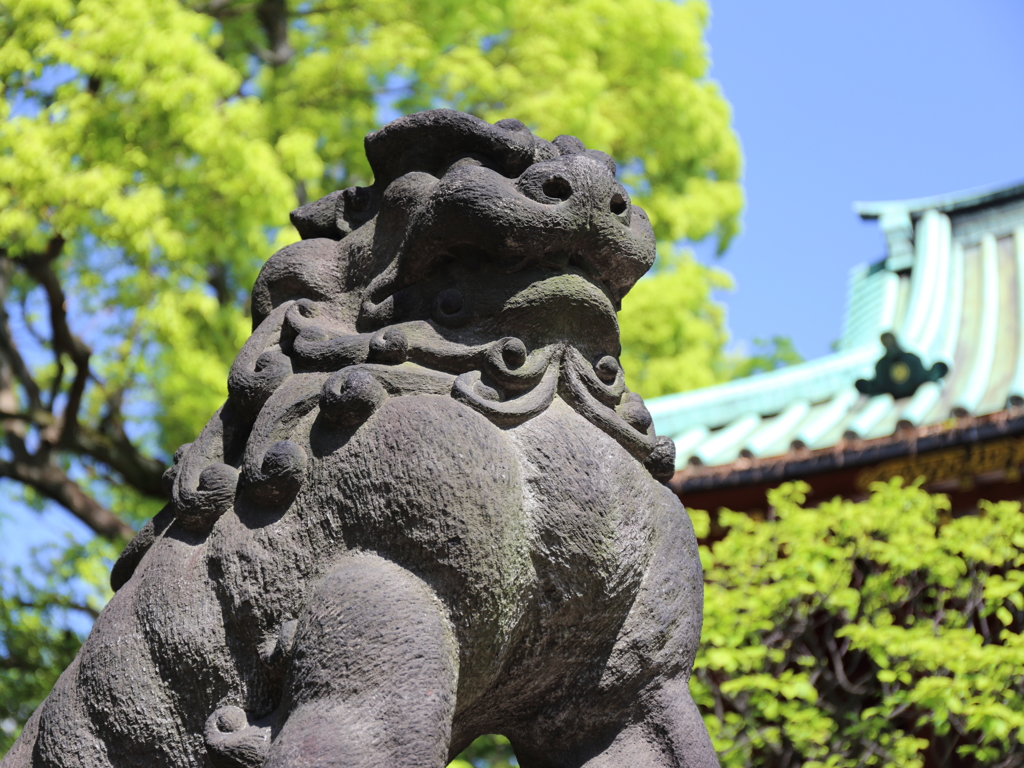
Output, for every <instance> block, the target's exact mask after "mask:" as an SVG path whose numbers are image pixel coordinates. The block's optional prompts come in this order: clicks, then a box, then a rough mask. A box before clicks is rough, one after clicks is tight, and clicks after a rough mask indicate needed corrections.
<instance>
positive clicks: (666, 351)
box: [619, 249, 732, 398]
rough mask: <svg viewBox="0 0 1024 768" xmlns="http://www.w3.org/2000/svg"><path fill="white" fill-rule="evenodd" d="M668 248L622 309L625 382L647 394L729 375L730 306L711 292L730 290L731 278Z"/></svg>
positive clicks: (690, 386) (680, 389)
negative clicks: (727, 322)
mask: <svg viewBox="0 0 1024 768" xmlns="http://www.w3.org/2000/svg"><path fill="white" fill-rule="evenodd" d="M665 250H666V251H667V253H664V254H663V255H662V256H660V257H659V259H658V263H656V264H655V269H654V271H653V273H652V274H651V275H649V276H648V277H645V278H643V279H641V280H640V281H639V282H638V283H637V284H636V285H635V286H634V287H633V289H632V290H631V291H630V292H629V293H628V294H626V296H625V298H624V299H623V300H622V311H621V312H620V313H619V323H620V325H621V327H622V335H621V336H622V355H621V361H622V367H623V369H624V370H625V371H626V383H627V384H628V385H629V388H630V389H632V390H633V391H634V392H639V393H640V394H641V395H643V396H644V397H648V398H649V397H658V396H659V395H668V394H671V393H673V392H683V391H685V390H688V389H697V388H698V387H707V386H710V385H712V384H718V383H719V382H722V381H727V380H728V379H729V378H730V376H729V369H730V361H729V359H728V357H727V356H726V355H725V354H724V353H723V348H724V347H725V343H726V341H728V338H729V334H728V332H727V331H726V328H725V308H724V307H722V306H721V305H720V304H716V303H715V302H714V300H713V298H712V291H713V290H715V289H726V288H731V287H732V278H730V277H729V275H728V274H727V273H725V272H724V271H722V270H720V269H715V268H714V267H708V266H705V265H703V264H701V263H700V262H699V261H697V260H696V259H695V258H694V257H693V255H692V254H691V253H689V252H685V251H684V252H679V251H672V250H668V249H665Z"/></svg>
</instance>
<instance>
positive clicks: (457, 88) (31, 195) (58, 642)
mask: <svg viewBox="0 0 1024 768" xmlns="http://www.w3.org/2000/svg"><path fill="white" fill-rule="evenodd" d="M707 17H708V10H707V7H706V5H705V4H704V3H703V2H701V1H700V0H688V1H687V2H681V3H677V2H670V1H669V0H498V1H497V2H484V1H480V2H477V1H475V0H469V1H468V2H467V1H466V0H459V2H452V1H451V0H432V1H431V2H423V1H422V0H379V1H378V2H374V3H356V2H351V1H350V0H253V1H252V2H249V1H248V0H6V2H4V3H2V4H0V83H2V88H3V91H2V94H0V299H2V302H0V481H2V483H0V485H2V487H0V493H3V494H5V498H8V499H9V498H17V499H20V500H21V501H22V502H26V503H30V504H33V505H36V506H41V505H43V504H50V505H59V506H60V507H61V508H63V509H64V510H66V511H67V512H68V513H69V514H72V515H74V516H76V517H77V518H78V519H79V520H80V521H82V522H83V523H84V524H85V525H86V526H88V528H89V529H91V531H93V532H94V533H95V534H96V535H97V536H98V537H99V538H100V540H101V541H103V542H108V543H109V549H110V551H107V550H103V548H102V547H100V546H99V545H94V544H90V543H88V542H83V543H81V544H78V545H75V546H84V547H86V549H85V550H66V551H64V552H63V553H61V552H56V553H50V554H48V555H47V556H46V560H45V561H44V562H43V563H42V564H41V566H40V568H41V570H39V571H38V572H36V573H35V574H34V575H33V574H32V573H28V574H27V578H16V576H15V574H14V573H13V572H12V571H11V569H10V566H9V564H8V565H7V566H4V571H3V575H2V585H3V587H2V590H3V591H2V596H3V600H4V602H3V612H2V613H0V653H2V659H0V708H2V709H0V722H2V723H4V724H5V727H4V729H0V733H2V734H6V735H0V738H4V739H8V738H9V736H10V733H9V731H10V730H11V729H9V728H6V725H7V724H10V723H14V728H15V730H16V727H17V725H18V723H20V722H21V721H22V720H23V718H24V713H25V712H26V711H28V710H29V709H31V708H32V707H33V706H35V704H36V703H37V701H38V699H39V697H41V696H42V694H43V692H44V691H45V690H46V688H47V687H48V685H49V683H50V682H51V681H52V680H53V678H54V675H55V674H56V670H57V669H58V668H59V667H61V666H62V665H63V664H64V663H65V662H66V659H67V657H68V655H69V654H70V653H71V650H72V646H73V645H74V643H75V642H76V640H75V638H77V634H76V632H77V631H79V630H80V629H81V628H82V627H83V625H87V624H88V620H89V616H90V613H91V611H92V610H93V608H92V607H90V605H91V604H86V603H84V602H82V600H71V599H70V597H69V595H71V594H74V593H81V594H85V593H88V594H92V595H93V597H94V598H96V599H99V598H101V597H102V593H101V591H98V589H97V588H96V585H95V584H94V580H92V577H91V576H90V577H89V578H86V576H85V575H84V574H83V573H71V572H65V571H62V570H61V568H60V567H58V563H65V564H66V563H68V562H70V561H69V560H68V559H67V558H68V557H70V556H71V554H73V553H74V554H78V555H83V556H84V557H85V560H86V561H87V562H89V563H92V565H93V566H95V568H90V567H85V566H82V567H83V568H85V570H86V571H89V572H90V573H91V572H92V571H93V570H96V569H98V568H99V566H100V564H102V563H104V562H109V560H104V558H108V559H109V557H110V556H111V555H112V554H113V553H115V552H116V550H117V548H119V547H120V546H122V545H123V543H124V541H125V540H126V539H127V538H129V537H130V536H131V535H132V534H133V531H134V530H135V529H137V528H138V526H139V525H140V524H141V522H142V521H143V520H145V519H147V518H148V517H150V516H152V515H153V514H154V512H155V511H157V510H158V509H159V508H160V506H161V505H162V504H163V503H164V500H165V495H164V491H163V488H162V485H161V475H162V473H163V471H164V468H165V466H166V465H167V462H168V461H169V459H170V456H171V454H172V452H173V451H174V450H175V448H177V446H178V445H179V444H181V443H183V442H186V441H188V440H191V439H192V438H193V437H194V436H195V434H196V433H197V432H198V430H199V429H200V427H201V426H202V425H203V424H204V423H205V421H206V420H207V419H208V418H209V416H210V414H211V413H212V412H213V411H214V409H215V408H216V407H217V406H218V405H219V404H220V403H221V402H222V401H223V399H224V397H225V395H226V391H225V382H226V378H227V370H228V365H229V364H230V361H231V359H232V357H233V355H234V353H235V351H236V350H237V349H238V347H239V346H240V345H241V343H242V342H243V340H244V339H245V337H246V335H247V333H248V330H249V324H250V321H249V319H248V318H247V316H246V312H247V295H248V290H249V289H250V287H251V286H252V283H253V280H254V278H255V276H256V274H257V272H258V270H259V267H260V265H261V264H262V262H263V261H264V260H265V259H266V258H267V256H269V255H270V254H271V253H272V252H273V251H274V250H275V249H276V248H278V247H280V246H282V245H284V244H286V243H288V242H291V241H293V240H295V239H296V238H297V235H296V233H295V232H294V230H293V229H292V228H291V226H290V225H289V223H288V219H287V213H288V211H290V210H291V209H293V208H295V207H297V206H298V205H300V204H303V203H305V202H308V201H310V200H313V199H316V198H317V197H318V196H321V195H323V194H326V193H328V192H330V191H333V190H335V189H339V188H342V187H346V186H349V185H352V184H365V183H368V182H369V181H370V179H369V177H368V168H367V165H366V162H365V158H364V157H363V150H362V140H363V136H364V135H365V134H366V133H368V132H369V131H371V130H373V129H375V128H377V127H379V126H380V124H381V123H382V122H383V119H384V117H385V115H388V114H394V113H398V112H410V111H415V110H418V109H423V108H427V107H435V106H454V107H457V108H460V109H464V110H467V111H471V112H473V113H475V114H477V115H479V116H481V117H483V118H485V119H487V120H496V119H498V118H502V117H510V116H514V117H518V118H520V119H522V120H524V121H525V122H526V123H528V124H529V125H530V126H531V127H532V128H533V129H534V130H536V131H537V132H538V133H539V134H541V135H544V136H548V137H553V136H555V135H557V134H560V133H568V134H575V135H577V136H579V137H580V138H582V139H583V140H584V141H585V142H586V143H587V144H589V145H590V146H593V147H600V148H602V149H605V150H607V151H609V152H610V153H611V154H612V155H613V156H615V157H616V159H617V160H618V161H619V162H620V163H621V164H622V168H623V170H622V180H623V182H624V183H626V184H627V185H628V186H629V188H630V190H631V193H632V195H633V197H634V199H635V200H636V202H637V203H639V204H640V205H643V206H644V207H645V208H646V209H647V211H648V212H649V214H650V215H651V218H652V221H653V222H654V227H655V231H656V233H657V235H658V237H659V239H661V240H663V241H665V242H672V241H676V240H679V239H681V238H688V239H690V240H698V239H701V238H704V237H707V236H713V237H716V238H717V240H718V244H719V247H720V248H724V247H725V245H726V244H727V243H728V242H729V239H730V238H731V237H732V236H733V235H734V233H735V232H736V230H737V221H738V215H739V211H740V208H741V205H742V194H741V191H740V187H739V184H738V176H739V172H740V152H739V147H738V143H737V141H736V138H735V135H734V134H733V132H732V131H731V129H730V125H729V120H730V115H729V108H728V105H727V104H726V102H725V100H724V99H723V98H722V96H721V94H720V93H719V91H718V88H717V86H716V85H715V84H714V83H713V82H711V81H709V80H708V79H707V78H706V73H707V66H708V60H707V51H706V48H705V44H704V41H703V32H704V27H705V25H706V23H707ZM710 275H711V273H710V272H704V271H701V270H691V272H690V273H689V276H690V279H692V280H696V281H702V280H703V281H707V280H710V279H711V277H710ZM715 279H718V278H715ZM688 290H689V289H688ZM698 293H699V290H698ZM707 294H708V292H707V291H706V290H705V291H704V295H707ZM687 301H688V302H689V303H688V304H687V306H688V311H694V312H697V311H699V308H695V307H694V306H693V302H692V301H691V300H689V299H688V300H687ZM694 380H700V379H699V377H697V378H696V379H694ZM105 546H106V545H105ZM101 550H102V551H101ZM90 590H91V591H90ZM76 617H77V618H76ZM65 629H67V630H69V631H70V634H69V633H68V632H65ZM26 633H28V634H26ZM33 633H34V634H33ZM32 648H35V649H36V650H31V649H32ZM27 681H34V682H33V683H31V685H30V684H29V682H27ZM33 686H34V687H33ZM6 743H7V742H4V743H3V744H0V747H3V746H4V744H6Z"/></svg>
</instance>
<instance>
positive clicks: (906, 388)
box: [857, 332, 949, 399]
mask: <svg viewBox="0 0 1024 768" xmlns="http://www.w3.org/2000/svg"><path fill="white" fill-rule="evenodd" d="M882 344H883V345H884V346H885V354H884V355H882V357H881V359H879V361H878V362H877V363H875V378H873V379H870V380H868V379H857V389H858V390H859V391H860V392H862V393H864V394H865V395H882V394H885V393H887V392H888V393H889V394H890V395H892V396H893V397H894V398H896V399H899V398H901V397H910V396H911V395H913V394H914V393H915V392H917V388H918V387H920V386H921V385H922V384H924V383H925V382H927V381H938V380H939V379H941V378H942V377H943V376H945V375H946V374H947V373H949V366H948V365H946V364H945V363H943V362H938V363H935V365H933V366H932V367H931V368H930V369H927V370H926V369H925V367H924V364H923V363H922V362H921V358H920V357H918V356H917V355H915V354H914V353H913V352H907V351H906V350H905V349H903V348H902V347H901V346H900V344H899V342H898V341H896V337H895V336H894V335H893V334H891V333H888V332H887V333H883V334H882Z"/></svg>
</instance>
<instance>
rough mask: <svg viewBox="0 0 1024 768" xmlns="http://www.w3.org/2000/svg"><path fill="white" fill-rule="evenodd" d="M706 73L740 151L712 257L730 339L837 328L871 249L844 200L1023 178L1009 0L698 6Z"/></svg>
mask: <svg viewBox="0 0 1024 768" xmlns="http://www.w3.org/2000/svg"><path fill="white" fill-rule="evenodd" d="M710 5H711V12H712V20H711V27H710V30H709V34H708V41H709V44H710V47H711V58H712V68H711V77H712V78H713V79H715V80H716V81H718V82H719V84H720V85H721V88H722V91H723V93H724V94H725V97H726V98H727V99H728V100H729V102H730V103H731V104H732V106H733V110H734V118H735V127H736V130H737V132H738V133H739V136H740V141H741V143H742V145H743V151H744V156H745V159H746V164H745V171H744V178H743V182H744V187H745V190H746V194H747V208H746V212H745V214H744V217H743V224H744V226H743V228H744V231H743V234H742V235H741V236H740V237H738V238H737V239H736V240H735V241H734V244H733V245H732V246H731V247H730V249H729V250H728V251H727V252H726V254H725V256H724V257H722V258H721V259H717V260H716V259H715V257H714V256H713V254H712V249H711V248H709V247H704V244H702V245H701V246H700V247H698V253H699V254H700V255H701V258H702V260H704V261H706V262H709V263H717V265H718V266H721V267H722V268H724V269H726V270H727V271H729V272H731V273H732V275H733V276H734V278H735V280H736V284H737V288H736V290H735V291H734V292H732V293H730V294H724V295H723V296H721V297H720V298H721V299H722V300H723V301H724V302H725V303H726V305H727V306H728V309H729V311H728V317H729V327H730V330H731V331H732V336H733V340H734V344H736V343H738V344H740V346H741V347H742V344H743V342H749V341H750V340H752V339H754V338H756V337H770V336H772V335H774V334H780V335H783V336H789V337H791V338H792V339H793V341H794V343H795V344H796V347H797V349H798V351H800V352H801V354H803V355H804V356H805V357H808V358H813V357H818V356H820V355H824V354H827V353H828V352H829V345H830V344H831V342H832V341H834V340H835V339H836V338H838V337H839V334H840V331H841V328H842V317H843V307H844V303H845V298H846V280H847V274H848V272H849V269H850V268H851V267H852V266H854V265H856V264H858V263H860V262H870V261H875V260H877V259H878V258H879V257H881V256H882V255H884V252H885V251H884V249H885V246H884V240H883V238H882V236H881V233H880V231H879V230H878V228H877V225H876V224H875V223H874V222H862V221H861V220H860V219H859V218H858V217H857V216H856V215H855V214H854V213H853V211H852V208H851V204H852V203H853V201H855V200H887V199H901V198H910V197H923V196H928V195H935V194H942V193H946V192H954V191H958V190H961V189H967V188H972V187H978V186H991V185H998V184H1003V183H1006V182H1013V181H1024V2H1021V0H974V1H973V2H964V1H963V0H961V1H960V2H952V1H951V0H927V1H925V0H887V1H884V2H883V1H882V0H859V1H858V2H835V1H834V0H832V1H830V0H816V1H812V0H776V1H775V2H770V3H769V2H754V1H753V0H718V1H717V2H715V0H710Z"/></svg>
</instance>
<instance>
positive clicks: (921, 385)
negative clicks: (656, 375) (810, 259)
mask: <svg viewBox="0 0 1024 768" xmlns="http://www.w3.org/2000/svg"><path fill="white" fill-rule="evenodd" d="M854 210H855V211H856V212H857V213H859V214H860V215H861V216H862V217H863V218H867V219H878V221H879V224H880V225H881V227H882V230H883V232H884V233H885V236H886V240H887V244H888V253H887V255H886V257H885V258H884V259H883V260H881V261H879V262H877V263H874V264H863V265H860V266H858V267H855V268H854V269H853V270H852V271H851V274H850V281H849V293H848V301H847V307H846V318H845V322H844V326H843V330H842V336H841V338H840V341H839V343H838V349H837V351H836V352H835V353H833V354H830V355H827V356H825V357H822V358H818V359H816V360H811V361H808V362H805V363H801V364H798V365H793V366H789V367H786V368H782V369H779V370H776V371H771V372H768V373H762V374H758V375H755V376H750V377H747V378H744V379H738V380H736V381H731V382H728V383H725V384H720V385H717V386H713V387H707V388H704V389H698V390H693V391H689V392H683V393H680V394H674V395H667V396H664V397H660V398H656V399H653V400H650V401H648V404H647V405H648V408H649V409H650V412H651V415H652V416H653V417H654V423H655V427H656V429H657V431H658V433H659V434H664V435H669V436H671V437H672V438H673V440H674V441H675V443H676V467H677V469H681V470H683V471H684V473H685V471H686V469H687V468H693V469H694V471H695V468H696V467H699V466H705V467H710V466H722V468H723V470H726V467H725V465H730V464H733V463H734V462H737V461H740V462H741V463H742V462H743V461H744V460H747V461H749V460H750V459H765V458H769V457H775V456H784V455H787V454H790V453H792V452H794V451H808V450H809V451H817V450H821V449H826V448H832V447H837V446H838V447H840V448H842V447H844V446H853V445H856V444H858V441H866V440H873V439H877V438H880V437H884V436H887V435H893V434H895V433H896V432H897V431H898V430H903V429H909V428H913V429H920V428H922V427H927V426H928V425H932V424H940V423H943V422H947V421H948V420H949V419H950V418H964V417H978V416H983V415H985V414H991V413H997V412H999V411H1003V410H1005V409H1007V408H1018V407H1021V406H1024V349H1022V348H1024V333H1022V331H1024V301H1022V297H1024V184H1016V185H1011V186H1004V187H1000V188H996V189H987V190H981V191H970V192H964V193H958V194H951V195H943V196H938V197H933V198H922V199H916V200H903V201H898V200H897V201H883V202H874V203H856V204H855V206H854ZM883 335H884V338H885V343H883V340H882V339H883Z"/></svg>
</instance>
